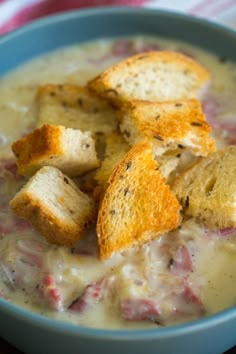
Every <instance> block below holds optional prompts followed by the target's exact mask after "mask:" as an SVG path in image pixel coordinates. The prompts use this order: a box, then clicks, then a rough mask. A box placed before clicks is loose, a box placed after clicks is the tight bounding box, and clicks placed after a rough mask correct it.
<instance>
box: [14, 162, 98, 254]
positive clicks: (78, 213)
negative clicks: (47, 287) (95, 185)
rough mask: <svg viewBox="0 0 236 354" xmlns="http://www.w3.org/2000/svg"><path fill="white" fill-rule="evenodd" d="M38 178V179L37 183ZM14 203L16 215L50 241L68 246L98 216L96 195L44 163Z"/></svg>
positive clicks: (15, 198)
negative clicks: (91, 195)
mask: <svg viewBox="0 0 236 354" xmlns="http://www.w3.org/2000/svg"><path fill="white" fill-rule="evenodd" d="M40 178H41V181H40V182H39V179H40ZM36 179H37V181H38V182H37V183H34V181H36ZM59 180H60V181H61V182H60V184H59ZM54 181H55V184H54ZM32 184H33V187H31V185H32ZM46 185H48V186H50V187H46ZM48 190H50V192H51V196H49V195H48ZM75 201H76V202H75ZM10 207H11V208H12V210H13V211H14V213H15V214H16V215H18V216H19V217H21V218H23V219H26V220H28V221H29V222H30V223H31V224H32V226H33V227H34V228H35V229H36V230H37V231H38V232H39V233H40V234H41V235H42V236H44V237H45V238H46V239H47V240H48V242H50V243H53V244H57V245H62V246H67V247H69V246H71V245H73V244H74V243H75V242H76V241H77V240H79V239H80V238H81V237H82V236H83V234H84V232H85V231H86V229H87V227H88V225H89V224H91V223H93V222H94V220H95V218H96V205H95V203H94V202H93V200H92V198H90V197H88V196H87V195H86V194H83V193H82V192H81V191H80V190H79V189H78V187H77V186H76V185H75V183H74V182H73V181H72V180H71V179H70V178H69V177H67V176H65V175H63V174H62V173H61V172H60V171H59V170H57V169H56V168H54V167H43V168H42V169H41V170H40V171H38V172H37V174H36V175H35V176H34V177H32V178H31V179H30V180H29V182H28V183H27V184H26V186H24V187H23V188H22V190H21V191H19V192H18V193H17V194H16V196H15V197H14V198H13V199H12V200H11V201H10Z"/></svg>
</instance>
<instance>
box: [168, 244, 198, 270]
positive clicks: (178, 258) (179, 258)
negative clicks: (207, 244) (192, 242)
mask: <svg viewBox="0 0 236 354" xmlns="http://www.w3.org/2000/svg"><path fill="white" fill-rule="evenodd" d="M170 268H171V271H172V272H173V273H174V274H179V273H181V272H186V273H190V272H192V271H193V260H192V256H191V254H190V252H189V249H188V247H186V246H184V245H183V246H180V247H179V248H178V250H177V252H176V254H175V255H174V257H173V263H172V265H171V267H170Z"/></svg>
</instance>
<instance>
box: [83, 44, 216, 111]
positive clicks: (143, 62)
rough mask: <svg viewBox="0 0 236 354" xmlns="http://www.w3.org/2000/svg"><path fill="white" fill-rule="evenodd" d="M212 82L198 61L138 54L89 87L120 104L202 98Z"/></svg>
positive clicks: (161, 53) (163, 53)
mask: <svg viewBox="0 0 236 354" xmlns="http://www.w3.org/2000/svg"><path fill="white" fill-rule="evenodd" d="M209 80H210V74H209V72H208V71H207V70H206V69H205V68H204V67H202V66H201V65H200V64H199V63H197V62H196V61H195V60H193V59H191V58H189V57H187V56H185V55H183V54H180V53H176V52H166V51H156V52H147V53H141V54H137V55H134V56H132V57H130V58H128V59H125V60H123V61H121V62H120V63H118V64H115V65H113V66H112V67H110V68H108V69H107V70H106V71H104V72H103V73H102V74H100V75H99V76H97V77H96V78H95V79H93V80H91V81H90V82H89V83H88V87H89V88H90V89H91V90H93V91H94V92H97V93H98V94H99V95H101V96H103V97H105V98H107V99H109V100H110V101H111V102H113V103H114V104H116V105H118V106H119V105H120V104H122V103H123V102H126V101H129V100H148V101H167V100H178V99H184V98H194V97H198V96H199V94H200V93H201V91H202V89H203V88H204V87H205V86H206V84H207V83H208V82H209Z"/></svg>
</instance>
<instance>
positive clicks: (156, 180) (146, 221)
mask: <svg viewBox="0 0 236 354" xmlns="http://www.w3.org/2000/svg"><path fill="white" fill-rule="evenodd" d="M165 181H166V179H165V178H164V177H163V176H162V175H161V173H160V172H159V170H158V166H157V164H156V162H155V161H154V159H153V156H152V150H151V147H150V145H149V144H148V143H145V142H143V143H140V144H137V145H135V146H134V147H133V148H132V149H131V150H130V151H129V152H128V153H127V154H126V155H125V157H124V158H123V160H122V161H121V162H120V163H119V165H118V166H117V167H116V168H115V169H114V170H113V172H112V174H111V176H110V178H109V180H108V185H107V189H106V191H105V194H104V197H103V200H102V202H101V205H100V208H99V212H98V220H97V234H98V244H99V254H100V258H101V259H106V258H108V257H110V256H111V255H112V253H113V252H116V251H120V250H122V249H124V248H125V247H130V246H132V245H135V244H139V245H141V244H142V243H144V242H147V241H149V240H150V239H151V238H153V237H158V236H159V235H161V234H163V233H165V232H168V231H170V230H172V229H174V228H176V227H177V226H178V225H179V224H180V221H181V216H180V209H181V207H180V205H179V203H178V201H177V199H176V198H175V196H174V195H173V194H172V193H171V191H170V188H169V186H168V185H166V184H165Z"/></svg>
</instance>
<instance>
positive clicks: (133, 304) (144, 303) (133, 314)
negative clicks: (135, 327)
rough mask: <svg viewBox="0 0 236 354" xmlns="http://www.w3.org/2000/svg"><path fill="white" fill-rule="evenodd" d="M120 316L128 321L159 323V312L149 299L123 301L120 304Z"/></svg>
mask: <svg viewBox="0 0 236 354" xmlns="http://www.w3.org/2000/svg"><path fill="white" fill-rule="evenodd" d="M120 310H121V315H122V317H123V318H124V319H125V320H128V321H145V320H149V321H153V322H159V321H158V319H159V318H160V311H159V307H158V305H157V303H156V302H155V301H154V300H151V299H135V298H134V299H124V300H121V302H120Z"/></svg>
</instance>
